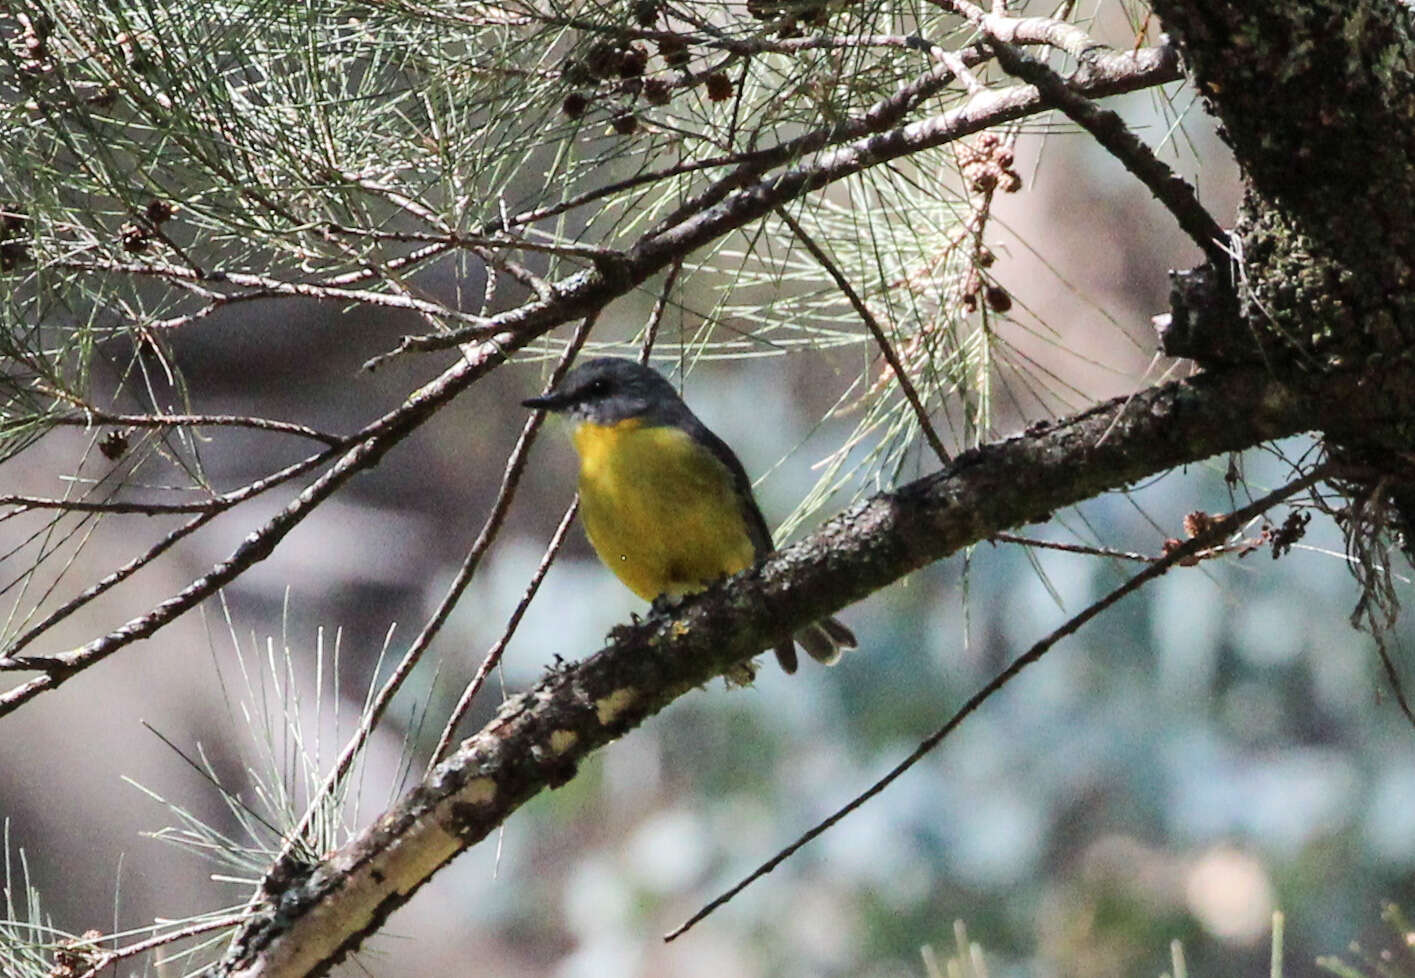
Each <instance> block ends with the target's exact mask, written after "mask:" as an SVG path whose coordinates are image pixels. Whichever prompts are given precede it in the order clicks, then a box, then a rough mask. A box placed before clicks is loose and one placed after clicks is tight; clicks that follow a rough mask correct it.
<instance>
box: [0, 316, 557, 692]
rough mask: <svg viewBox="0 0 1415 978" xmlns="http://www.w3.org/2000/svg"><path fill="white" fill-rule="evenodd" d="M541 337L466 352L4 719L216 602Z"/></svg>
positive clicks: (501, 337) (62, 662) (57, 666)
mask: <svg viewBox="0 0 1415 978" xmlns="http://www.w3.org/2000/svg"><path fill="white" fill-rule="evenodd" d="M536 335H538V334H537V333H536V332H535V331H533V330H521V331H517V332H514V333H513V332H502V333H499V334H498V335H497V336H495V337H493V338H492V339H491V340H488V341H487V342H485V343H483V344H482V345H481V346H480V347H479V348H477V349H476V350H475V351H471V350H469V351H467V352H465V353H464V354H463V356H462V357H461V358H460V359H459V360H458V361H457V362H456V363H455V364H453V366H451V367H450V368H448V369H447V370H446V371H444V372H443V373H442V375H441V376H439V377H438V378H436V379H435V380H433V381H432V382H430V383H428V384H426V385H425V386H423V387H422V388H421V389H420V390H418V391H416V392H414V393H413V394H411V395H409V397H408V398H407V399H406V400H405V401H404V402H403V404H402V405H400V406H399V407H397V408H395V409H394V410H392V411H390V412H388V413H387V414H385V415H383V416H382V417H381V418H379V419H378V420H377V421H375V422H373V423H372V424H370V425H368V426H367V427H365V428H364V429H363V430H362V431H360V432H358V433H357V434H355V435H353V436H351V437H350V439H349V443H350V446H351V447H349V448H348V449H347V450H346V451H345V452H344V454H343V455H342V457H340V458H339V460H338V461H337V462H335V463H334V465H333V466H331V467H330V468H329V470H328V471H327V472H325V473H324V474H323V475H321V476H320V477H319V478H318V479H316V480H315V481H314V482H313V483H311V484H310V485H309V486H308V487H306V488H305V489H304V491H303V492H301V493H300V494H299V496H297V497H296V498H295V499H294V500H293V501H292V502H291V503H290V504H289V505H287V506H286V507H285V508H284V509H282V510H281V511H280V512H279V513H277V514H276V515H275V516H274V517H273V518H272V519H271V520H269V521H268V522H267V523H266V524H265V525H264V526H262V527H260V528H259V529H257V530H255V531H254V532H252V533H251V534H249V535H248V536H246V538H245V539H244V540H242V541H241V543H240V545H239V546H237V547H236V549H235V550H233V551H232V553H231V554H230V556H228V557H227V558H226V559H225V560H223V561H221V562H220V563H218V564H216V565H215V566H214V567H212V568H211V569H210V570H209V571H207V572H206V573H205V574H203V575H202V576H200V577H198V578H197V579H196V580H194V581H192V582H191V583H190V584H188V585H187V586H186V587H185V588H183V589H182V590H181V591H179V592H178V593H177V594H175V595H173V596H172V597H170V598H168V599H167V600H165V601H162V602H160V603H159V604H157V605H155V606H154V607H153V608H152V609H151V610H150V611H148V612H147V613H146V614H143V615H140V616H139V617H137V618H134V619H132V620H130V621H128V622H126V623H125V624H123V625H121V626H119V627H118V628H115V629H114V630H112V631H110V632H108V633H107V634H106V635H103V636H101V637H99V638H97V639H94V640H93V641H92V642H89V643H88V644H86V645H84V646H82V647H80V648H77V649H73V650H72V651H69V652H64V653H61V654H59V655H55V656H50V657H48V658H47V659H46V660H45V664H44V670H45V672H44V674H43V675H41V676H38V677H36V678H35V679H33V680H31V681H29V682H27V683H25V684H23V685H21V686H17V687H15V688H13V689H11V690H9V691H8V692H6V693H4V694H3V695H0V716H5V715H6V714H8V713H11V712H13V711H15V710H17V709H19V707H20V706H22V705H23V704H25V703H27V702H28V701H29V700H31V699H33V698H34V697H35V696H38V695H39V694H40V693H42V692H45V691H47V690H50V689H54V688H56V687H58V686H60V685H61V684H63V682H64V681H65V680H67V679H68V678H70V677H71V676H74V675H76V674H77V673H79V672H81V671H82V670H84V669H86V668H88V667H89V666H91V665H93V664H94V663H96V662H100V661H102V660H103V659H105V658H107V657H108V656H110V655H112V654H113V653H114V652H116V651H118V650H119V649H121V648H124V647H125V646H127V645H130V644H132V643H133V642H136V641H139V640H141V639H144V638H147V637H149V636H151V635H153V634H154V633H156V632H157V631H158V630H159V629H161V628H163V627H165V626H166V625H167V624H168V623H170V622H171V621H173V620H174V619H175V618H177V617H178V616H179V615H182V614H184V613H186V612H187V611H189V610H191V609H192V608H193V607H195V606H196V605H198V604H200V603H201V602H202V601H204V600H206V599H207V598H209V597H211V596H212V595H213V594H215V593H216V592H217V591H219V590H220V589H221V588H223V587H225V586H226V585H227V584H229V583H230V582H231V581H233V580H235V579H236V578H237V577H239V576H241V575H242V574H244V573H245V572H246V571H247V570H248V569H249V568H251V567H252V566H254V565H255V564H257V563H259V562H260V561H262V560H264V559H265V558H266V557H268V556H270V554H271V552H273V551H274V549H275V547H276V545H277V544H278V543H279V542H280V541H281V540H283V539H284V538H285V537H286V535H288V534H289V533H290V531H291V530H293V529H294V528H295V527H296V526H299V525H300V524H301V523H302V522H303V521H304V519H305V518H306V517H307V516H309V514H310V513H311V512H313V511H314V509H315V508H316V507H318V506H319V505H320V504H321V503H323V502H324V501H325V500H326V499H327V498H329V497H330V496H331V495H333V494H334V493H335V492H336V491H337V490H339V489H340V488H341V487H342V486H343V485H344V484H345V483H346V482H348V481H349V480H350V479H352V478H353V477H354V476H355V475H357V474H358V473H360V472H363V471H364V470H366V469H368V468H371V467H372V466H374V465H377V464H378V462H379V461H380V460H381V459H382V458H383V456H384V455H385V454H387V452H388V451H389V450H390V449H391V448H393V446H394V445H397V444H398V443H399V442H401V441H402V440H403V439H404V438H406V437H407V436H408V435H410V434H411V433H412V432H413V431H415V430H417V428H418V427H419V426H421V425H422V423H423V422H424V421H426V420H427V419H428V418H430V417H432V416H433V415H434V414H435V413H436V412H437V411H438V410H439V409H440V408H441V407H442V405H443V404H445V403H446V402H448V401H450V400H451V399H452V398H453V397H455V396H456V395H457V394H459V393H461V391H462V390H464V389H465V388H466V387H467V386H469V385H470V384H472V383H474V382H475V381H476V380H478V379H479V378H481V377H482V376H484V375H485V374H486V373H487V372H489V371H490V370H491V369H493V368H494V367H495V366H497V365H499V364H500V363H502V362H504V361H505V360H506V358H507V357H508V356H510V354H511V353H512V352H514V351H515V350H517V349H519V348H521V347H522V346H524V345H525V344H526V343H529V342H530V341H531V339H532V338H533V337H534V336H536Z"/></svg>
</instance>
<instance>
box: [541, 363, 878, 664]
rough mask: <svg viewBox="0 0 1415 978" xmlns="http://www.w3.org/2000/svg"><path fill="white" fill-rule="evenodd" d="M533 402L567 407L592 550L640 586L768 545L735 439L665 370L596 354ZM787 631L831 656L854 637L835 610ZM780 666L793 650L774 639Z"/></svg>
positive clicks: (644, 589)
mask: <svg viewBox="0 0 1415 978" xmlns="http://www.w3.org/2000/svg"><path fill="white" fill-rule="evenodd" d="M521 403H522V404H524V405H525V406H526V407H529V408H543V409H544V410H547V411H555V412H561V413H564V414H568V415H569V416H570V419H571V421H572V422H573V424H574V429H573V431H572V433H571V438H572V440H573V441H574V444H575V451H576V453H578V454H579V456H580V517H581V519H582V520H583V521H584V525H585V534H586V535H587V536H588V537H589V538H590V544H591V545H592V546H593V547H594V549H595V553H597V554H599V559H600V560H602V561H604V563H605V565H606V566H607V567H608V568H609V569H610V570H612V571H614V573H615V574H616V575H617V576H618V577H619V579H620V580H621V581H623V582H624V583H625V584H626V585H627V586H628V588H629V590H631V591H633V592H634V593H635V594H637V595H638V596H639V597H641V598H643V599H644V600H646V601H653V600H654V599H656V598H658V597H659V596H660V595H667V596H669V597H670V598H672V597H679V596H681V595H684V594H688V593H691V592H693V591H700V590H702V589H703V588H705V587H707V586H708V585H709V584H711V583H712V582H714V581H716V580H717V579H718V578H720V577H724V576H726V575H728V574H735V573H737V572H738V571H741V570H745V569H746V568H748V567H750V566H751V565H752V564H753V563H755V562H756V561H757V560H759V559H761V558H762V557H764V556H766V555H767V554H768V553H770V552H771V549H772V545H771V533H770V532H769V531H768V530H767V527H766V520H765V519H763V518H762V512H761V510H760V509H758V508H757V502H756V500H755V499H754V498H753V497H752V484H751V482H750V481H749V480H748V479H747V473H746V471H745V470H744V469H743V468H742V463H741V462H739V461H738V460H737V456H736V455H734V454H732V449H730V448H728V447H727V444H726V443H725V442H724V441H723V440H722V439H721V438H719V437H717V435H715V434H713V433H712V432H711V431H709V430H708V428H707V426H706V425H704V424H703V423H702V422H701V421H699V420H698V418H697V415H695V414H693V412H692V411H690V410H689V409H688V405H686V404H684V403H683V400H682V398H680V397H679V396H678V392H677V391H675V390H674V389H673V385H672V384H670V383H669V382H668V381H667V380H666V379H665V378H664V376H663V375H662V374H660V373H659V372H658V371H656V370H653V369H652V368H649V367H645V366H641V365H640V364H638V363H635V362H634V361H632V360H624V359H621V358H619V357H599V358H596V359H594V360H590V361H588V362H587V363H583V364H581V365H579V366H577V367H575V369H573V370H571V371H570V372H569V373H568V374H566V375H565V379H564V380H562V381H561V382H560V383H559V384H557V385H556V387H555V389H554V390H552V391H551V392H550V393H548V394H546V395H544V396H543V397H532V398H530V399H529V400H526V401H522V402H521ZM795 640H796V641H797V642H799V643H800V644H801V647H802V648H803V649H805V650H806V652H807V653H808V654H809V655H810V656H811V658H813V659H816V660H818V661H820V662H824V663H826V664H827V665H830V664H833V663H834V662H835V661H836V660H838V659H839V658H840V651H841V649H853V648H854V647H855V636H854V635H853V634H852V633H851V631H850V629H848V628H846V627H845V626H844V625H842V624H841V623H840V622H838V621H836V620H835V619H834V618H826V619H823V620H821V621H818V622H815V623H814V624H811V625H808V626H807V627H805V628H803V629H801V630H800V631H799V632H797V633H796V635H795ZM776 658H777V661H779V662H780V663H781V668H782V669H784V670H785V671H787V672H795V671H796V650H795V647H794V645H793V644H792V643H791V642H789V641H787V642H784V643H782V644H780V645H778V646H777V647H776Z"/></svg>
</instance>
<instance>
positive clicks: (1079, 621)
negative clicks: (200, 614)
mask: <svg viewBox="0 0 1415 978" xmlns="http://www.w3.org/2000/svg"><path fill="white" fill-rule="evenodd" d="M1331 471H1332V466H1331V465H1330V464H1328V465H1324V466H1321V465H1319V466H1317V467H1316V468H1315V469H1313V470H1312V471H1311V472H1309V473H1307V474H1306V475H1304V476H1302V477H1301V478H1299V479H1294V480H1293V481H1292V482H1289V483H1288V484H1287V485H1285V486H1282V487H1281V488H1279V489H1276V490H1274V491H1273V492H1270V493H1268V494H1267V495H1266V496H1263V497H1262V498H1261V499H1257V500H1254V501H1253V502H1251V503H1249V504H1248V505H1247V506H1244V507H1243V508H1242V509H1239V510H1236V511H1234V512H1232V513H1229V514H1228V515H1226V516H1223V517H1221V518H1219V519H1217V520H1215V521H1214V523H1213V524H1212V525H1211V526H1210V527H1209V528H1208V529H1206V530H1205V531H1204V532H1203V533H1199V534H1197V535H1195V536H1194V537H1192V538H1190V539H1188V540H1186V541H1184V542H1183V543H1182V544H1180V545H1179V546H1177V547H1175V548H1174V549H1172V550H1170V551H1169V552H1168V553H1166V554H1165V555H1164V556H1163V557H1162V558H1160V559H1159V560H1156V561H1155V562H1154V563H1152V564H1150V566H1148V567H1146V568H1145V569H1144V570H1142V571H1140V572H1139V573H1138V574H1136V575H1135V576H1133V577H1131V578H1129V579H1128V580H1127V581H1125V582H1124V583H1123V584H1121V585H1120V586H1119V587H1116V588H1114V589H1113V590H1111V591H1110V592H1109V593H1107V594H1106V595H1105V596H1104V597H1102V598H1101V599H1100V600H1098V601H1095V602H1093V603H1091V604H1090V605H1088V606H1087V607H1085V608H1084V609H1082V610H1081V611H1080V612H1078V613H1077V614H1075V615H1073V616H1072V617H1070V618H1068V619H1067V620H1066V621H1065V622H1063V623H1062V624H1061V625H1060V626H1058V627H1057V628H1056V629H1055V630H1053V631H1052V632H1051V633H1050V634H1048V635H1047V636H1046V637H1045V638H1043V639H1042V640H1041V641H1039V642H1037V643H1036V644H1035V645H1033V646H1032V647H1031V648H1029V649H1028V650H1027V651H1026V652H1023V653H1022V654H1021V655H1019V656H1018V657H1017V658H1015V659H1013V660H1012V661H1011V662H1010V663H1008V665H1007V668H1006V669H1003V670H1002V672H1000V673H998V674H997V675H996V676H994V677H993V678H992V679H991V680H989V681H988V683H987V684H986V685H984V686H983V688H982V689H980V690H978V691H977V692H976V693H974V694H973V695H972V696H970V697H969V698H968V701H967V702H966V703H964V704H963V705H962V706H961V707H960V708H959V709H958V711H957V712H956V713H954V714H953V716H951V717H949V718H948V721H947V722H946V723H944V725H943V726H941V727H939V728H938V729H937V730H935V731H934V732H933V733H931V734H929V735H928V736H927V737H925V738H924V739H923V740H922V741H920V742H919V746H917V747H915V748H914V750H912V751H911V752H910V753H909V756H908V757H906V758H904V760H902V761H900V762H899V763H898V764H896V765H895V766H894V767H892V768H891V769H890V770H889V773H888V774H886V775H885V776H884V777H882V778H880V779H879V780H878V781H876V782H875V783H874V784H872V785H870V786H869V787H868V788H866V789H865V790H864V791H862V792H860V793H859V794H858V795H856V796H855V797H854V798H852V799H850V801H849V802H848V803H847V804H845V805H843V806H842V807H840V808H839V809H837V810H836V811H835V812H834V813H833V814H831V815H830V816H829V817H828V818H825V819H823V820H822V821H820V822H819V823H817V824H816V825H814V826H813V827H812V828H811V829H810V830H809V831H807V832H805V833H803V834H802V835H801V836H800V837H799V838H798V839H796V841H794V842H792V843H791V844H790V845H789V846H786V847H785V848H784V849H782V850H780V851H779V852H777V853H776V855H774V856H772V857H771V858H770V859H768V860H767V861H766V862H764V863H762V864H761V865H760V866H758V867H757V868H756V869H754V870H752V872H751V873H749V874H748V875H747V876H745V877H743V878H742V880H741V881H740V882H738V883H737V884H736V885H734V886H733V887H732V888H731V889H729V890H726V891H725V892H723V893H722V894H721V895H720V896H717V897H715V898H714V899H713V900H711V901H710V902H708V903H707V904H705V905H704V906H703V907H702V908H701V909H700V910H698V912H697V913H695V914H693V915H692V916H691V917H689V918H688V919H687V920H686V921H684V922H683V923H682V924H679V925H678V926H677V927H675V928H674V929H673V930H672V931H670V932H669V933H667V934H665V935H664V937H663V939H664V941H665V942H666V941H672V940H673V939H674V938H677V937H680V936H682V935H683V934H684V933H686V932H687V931H689V930H691V929H692V927H693V925H695V924H697V923H698V922H699V921H701V920H702V919H703V918H705V917H707V916H708V915H709V914H711V913H712V912H713V911H714V910H716V909H717V908H718V907H720V906H722V905H723V904H725V903H727V902H728V901H730V900H731V899H732V898H733V897H735V896H736V895H737V894H738V893H741V892H742V891H743V890H745V889H746V888H747V887H748V886H750V885H751V884H752V883H754V882H756V881H757V880H759V879H761V878H762V877H763V876H765V875H767V874H768V873H770V872H771V871H772V870H774V869H775V868H776V867H777V866H780V865H781V864H782V863H783V862H785V861H786V860H787V859H789V858H791V856H792V855H794V854H795V853H796V852H797V851H798V850H800V849H801V848H802V847H804V846H805V845H806V844H807V843H808V842H810V841H811V840H812V839H815V838H817V837H819V836H821V835H823V834H825V832H826V831H827V830H828V829H830V828H831V827H832V826H834V825H836V824H837V823H839V822H840V821H841V820H843V819H844V818H845V817H846V816H847V815H849V814H850V813H851V812H853V811H855V809H857V808H859V807H860V806H861V805H863V804H864V803H865V802H867V801H869V800H870V799H871V798H873V797H875V795H878V794H879V793H880V792H882V791H883V790H884V789H885V788H887V787H889V785H890V784H892V783H893V782H894V781H895V780H897V779H898V778H899V776H900V775H902V774H903V773H904V772H905V771H907V770H909V769H910V768H911V767H913V766H914V765H915V764H917V763H918V762H919V761H920V760H922V759H923V758H924V756H925V755H926V754H928V753H929V752H930V751H932V750H933V749H934V748H935V747H937V746H938V745H939V744H941V743H943V741H944V739H945V738H946V737H947V736H948V735H949V734H951V733H952V732H953V731H954V730H956V729H957V728H958V727H959V725H960V724H962V723H963V721H964V720H966V719H967V718H968V716H969V714H971V713H974V712H975V711H976V710H977V709H978V708H979V707H980V706H982V705H983V704H984V703H985V702H987V701H988V700H989V699H991V698H992V696H993V695H994V694H995V693H997V692H998V691H999V690H1001V689H1002V687H1004V686H1006V685H1007V684H1008V683H1010V682H1011V681H1012V680H1013V679H1015V678H1016V677H1017V676H1018V674H1020V673H1021V672H1022V670H1023V669H1026V668H1027V667H1028V666H1030V665H1034V664H1036V663H1037V662H1040V661H1041V659H1042V657H1043V656H1044V655H1046V653H1047V652H1049V651H1050V650H1051V648H1052V647H1053V646H1054V645H1056V643H1057V642H1059V641H1061V640H1062V639H1063V638H1066V637H1067V636H1068V635H1073V634H1075V633H1076V632H1077V631H1079V630H1080V629H1081V626H1082V625H1084V624H1086V622H1088V621H1090V620H1091V619H1092V618H1094V617H1096V616H1097V615H1099V614H1100V613H1101V612H1102V611H1104V610H1106V609H1107V608H1109V607H1110V606H1111V605H1113V604H1115V603H1116V602H1117V601H1119V600H1120V599H1121V598H1123V597H1125V596H1126V595H1128V594H1132V593H1134V592H1135V591H1138V590H1139V589H1140V588H1141V587H1143V586H1144V585H1146V584H1148V583H1149V582H1150V581H1153V580H1155V579H1156V578H1158V577H1160V576H1161V575H1162V574H1164V573H1166V572H1167V571H1168V570H1170V568H1172V567H1175V566H1177V565H1179V564H1182V563H1184V562H1185V561H1186V560H1192V559H1193V558H1195V557H1197V556H1198V555H1199V554H1200V553H1202V552H1203V551H1204V550H1206V549H1208V548H1209V547H1211V546H1212V545H1213V544H1216V543H1217V542H1218V541H1219V540H1222V539H1223V538H1224V537H1226V536H1228V535H1229V534H1231V533H1233V532H1235V531H1237V530H1239V529H1241V528H1242V526H1243V524H1244V523H1246V522H1247V521H1248V520H1250V519H1252V518H1254V517H1256V516H1260V515H1262V514H1263V513H1264V512H1266V511H1267V510H1269V509H1271V508H1272V507H1273V506H1275V505H1277V504H1278V503H1280V502H1282V501H1283V500H1284V499H1287V498H1288V497H1290V496H1292V495H1294V494H1296V493H1299V492H1301V491H1302V490H1303V489H1306V488H1308V487H1309V486H1312V485H1315V484H1316V483H1318V482H1320V481H1321V480H1322V479H1324V478H1325V477H1326V476H1327V475H1328V474H1329V473H1330V472H1331Z"/></svg>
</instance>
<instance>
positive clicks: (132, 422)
mask: <svg viewBox="0 0 1415 978" xmlns="http://www.w3.org/2000/svg"><path fill="white" fill-rule="evenodd" d="M44 421H45V423H46V424H56V425H67V426H72V427H82V428H88V427H92V426H93V425H95V424H99V425H121V426H124V427H127V428H251V429H254V430H257V431H273V432H276V433H278V434H282V435H297V436H298V437H300V438H309V439H311V440H313V441H318V442H323V443H324V444H326V445H329V446H330V447H331V448H339V447H341V446H343V445H344V443H345V439H344V438H343V437H342V436H340V435H331V434H329V433H327V432H323V431H318V430H316V429H314V428H310V427H307V426H305V425H302V424H295V423H293V422H290V421H275V420H272V419H270V418H255V417H246V416H243V415H236V414H111V413H109V412H107V411H102V410H99V409H97V408H91V407H87V406H81V407H80V413H78V414H60V415H53V416H46V417H45V418H44Z"/></svg>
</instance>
